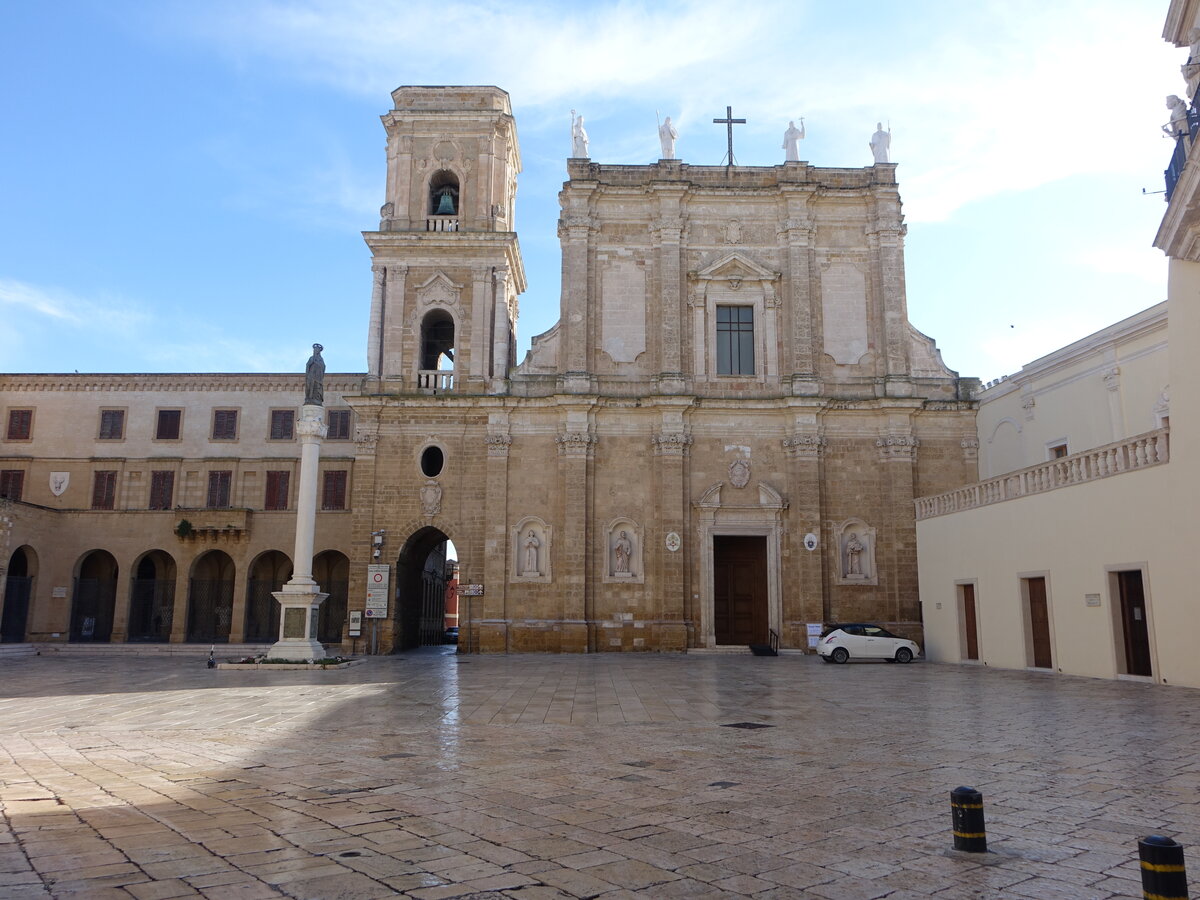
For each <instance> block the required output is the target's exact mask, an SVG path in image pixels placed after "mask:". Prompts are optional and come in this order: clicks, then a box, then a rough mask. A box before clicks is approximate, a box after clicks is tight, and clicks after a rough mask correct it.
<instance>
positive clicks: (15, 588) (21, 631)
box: [0, 547, 37, 644]
mask: <svg viewBox="0 0 1200 900" xmlns="http://www.w3.org/2000/svg"><path fill="white" fill-rule="evenodd" d="M36 568H37V558H36V557H35V556H34V554H33V551H32V550H31V549H29V548H28V547H18V548H17V551H16V552H15V553H13V555H12V556H11V557H9V560H8V576H7V578H6V580H5V586H4V613H3V615H0V643H5V644H19V643H21V642H22V641H24V640H25V629H26V628H27V627H28V623H29V602H30V599H31V598H32V597H33V576H34V574H35V570H36Z"/></svg>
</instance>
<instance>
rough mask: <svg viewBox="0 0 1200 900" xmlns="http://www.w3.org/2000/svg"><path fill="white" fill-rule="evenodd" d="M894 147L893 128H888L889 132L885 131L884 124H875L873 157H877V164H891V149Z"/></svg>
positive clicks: (872, 144)
mask: <svg viewBox="0 0 1200 900" xmlns="http://www.w3.org/2000/svg"><path fill="white" fill-rule="evenodd" d="M891 146H892V127H891V125H889V126H888V130H887V131H884V130H883V123H882V122H876V123H875V133H874V134H873V135H871V155H872V156H874V157H875V162H877V163H885V162H891V161H892V160H891V158H890V153H889V151H890V149H891Z"/></svg>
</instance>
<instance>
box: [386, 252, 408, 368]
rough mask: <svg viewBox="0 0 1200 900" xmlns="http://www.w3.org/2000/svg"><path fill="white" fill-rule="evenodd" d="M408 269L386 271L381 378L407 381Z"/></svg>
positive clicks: (400, 267)
mask: <svg viewBox="0 0 1200 900" xmlns="http://www.w3.org/2000/svg"><path fill="white" fill-rule="evenodd" d="M407 281H408V266H403V265H389V266H387V267H386V268H385V270H384V276H383V286H382V293H381V294H380V297H381V300H380V302H381V304H382V306H383V318H382V319H381V320H380V322H381V326H380V327H381V328H382V330H383V343H382V344H381V345H380V377H382V378H384V379H388V380H399V379H401V378H403V377H404V290H405V283H406V282H407Z"/></svg>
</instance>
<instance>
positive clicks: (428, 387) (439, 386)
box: [417, 369, 454, 394]
mask: <svg viewBox="0 0 1200 900" xmlns="http://www.w3.org/2000/svg"><path fill="white" fill-rule="evenodd" d="M417 387H418V388H419V389H420V390H422V391H425V392H426V393H430V394H444V393H447V392H448V391H452V390H454V370H453V369H449V370H447V369H421V370H420V371H418V372H417Z"/></svg>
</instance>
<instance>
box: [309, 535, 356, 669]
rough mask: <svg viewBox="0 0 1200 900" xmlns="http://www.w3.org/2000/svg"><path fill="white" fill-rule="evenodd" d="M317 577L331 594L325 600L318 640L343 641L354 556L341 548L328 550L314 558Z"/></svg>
mask: <svg viewBox="0 0 1200 900" xmlns="http://www.w3.org/2000/svg"><path fill="white" fill-rule="evenodd" d="M313 578H315V579H316V582H317V584H319V585H320V586H321V590H322V591H324V592H325V593H327V594H328V595H329V596H328V597H326V598H325V602H324V603H322V604H321V613H320V618H319V619H318V621H317V640H318V641H320V642H321V643H322V644H326V645H329V644H340V643H341V642H342V629H343V628H344V627H345V624H346V605H347V600H348V598H349V590H350V560H349V559H348V558H347V556H346V554H344V553H340V552H338V551H337V550H326V551H325V552H324V553H318V554H317V555H316V557H314V558H313Z"/></svg>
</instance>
